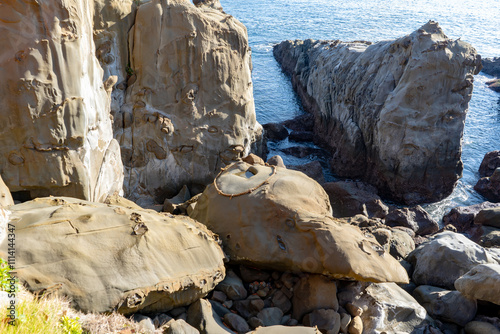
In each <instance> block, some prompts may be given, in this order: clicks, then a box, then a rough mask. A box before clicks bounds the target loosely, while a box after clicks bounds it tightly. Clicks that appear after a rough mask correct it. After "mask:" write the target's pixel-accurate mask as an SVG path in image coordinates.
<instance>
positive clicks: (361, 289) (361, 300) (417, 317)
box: [339, 282, 432, 333]
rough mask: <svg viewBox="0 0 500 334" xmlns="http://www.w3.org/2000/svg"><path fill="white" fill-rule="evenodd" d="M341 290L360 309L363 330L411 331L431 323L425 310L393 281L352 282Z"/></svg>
mask: <svg viewBox="0 0 500 334" xmlns="http://www.w3.org/2000/svg"><path fill="white" fill-rule="evenodd" d="M342 293H343V294H347V295H349V300H352V304H353V305H355V306H357V307H359V308H361V309H362V310H363V312H362V314H361V315H360V317H361V320H362V324H363V327H364V329H363V333H384V332H386V333H414V331H415V330H416V329H417V328H425V327H428V326H429V325H430V324H431V323H432V319H431V318H430V317H429V316H428V315H427V312H426V310H425V309H424V308H423V307H422V306H421V305H420V304H419V303H418V302H417V301H416V300H415V299H414V298H413V297H412V296H411V295H410V294H408V293H407V292H406V291H404V290H403V289H402V288H400V287H399V286H398V285H397V284H394V283H382V284H370V283H358V282H356V283H352V284H351V285H350V286H349V287H347V288H345V289H344V290H343V292H342ZM339 302H340V303H341V304H342V301H341V298H340V296H339Z"/></svg>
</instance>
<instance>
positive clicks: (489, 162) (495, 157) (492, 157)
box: [479, 151, 500, 177]
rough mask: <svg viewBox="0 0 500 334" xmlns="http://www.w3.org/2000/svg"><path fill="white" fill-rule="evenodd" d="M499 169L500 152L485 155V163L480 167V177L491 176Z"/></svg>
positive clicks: (482, 162)
mask: <svg viewBox="0 0 500 334" xmlns="http://www.w3.org/2000/svg"><path fill="white" fill-rule="evenodd" d="M498 167H500V151H492V152H488V153H486V154H485V155H484V158H483V161H481V165H480V166H479V176H480V177H487V176H491V175H493V172H494V171H495V169H497V168H498Z"/></svg>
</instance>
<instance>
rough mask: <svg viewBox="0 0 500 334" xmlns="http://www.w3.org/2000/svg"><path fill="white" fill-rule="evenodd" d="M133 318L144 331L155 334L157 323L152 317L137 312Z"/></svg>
mask: <svg viewBox="0 0 500 334" xmlns="http://www.w3.org/2000/svg"><path fill="white" fill-rule="evenodd" d="M132 319H133V320H134V321H135V322H137V323H138V324H139V327H140V328H141V330H143V331H144V333H147V334H154V331H155V325H154V323H153V320H152V319H151V318H150V317H147V316H145V315H142V314H139V313H136V314H134V315H133V317H132Z"/></svg>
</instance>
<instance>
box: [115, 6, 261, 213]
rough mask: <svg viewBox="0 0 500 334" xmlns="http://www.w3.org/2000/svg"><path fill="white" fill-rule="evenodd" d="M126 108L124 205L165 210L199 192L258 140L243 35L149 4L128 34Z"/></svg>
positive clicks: (192, 13)
mask: <svg viewBox="0 0 500 334" xmlns="http://www.w3.org/2000/svg"><path fill="white" fill-rule="evenodd" d="M129 45H130V71H131V72H133V75H132V77H131V78H130V80H129V84H130V85H129V86H128V88H127V92H126V100H125V102H126V103H125V104H124V105H123V106H122V108H121V110H120V112H118V113H117V114H116V115H115V131H116V133H115V136H116V138H118V139H119V141H120V145H121V147H122V157H123V162H124V164H125V173H126V177H127V181H128V182H126V186H125V189H126V193H127V194H128V197H129V198H131V199H133V200H135V201H139V202H138V203H141V204H146V203H151V202H153V201H156V202H158V203H163V200H164V199H165V197H171V196H173V195H175V194H177V192H178V191H179V190H180V189H181V188H182V186H183V185H188V187H189V189H190V191H191V193H192V194H196V193H198V192H201V191H202V190H203V188H204V186H205V185H206V184H208V183H210V182H211V181H213V179H214V177H215V176H216V175H217V173H218V171H219V169H220V168H221V167H223V166H225V164H229V163H230V162H231V161H234V160H237V159H239V158H242V157H244V156H246V155H248V153H249V151H250V148H251V145H252V143H253V142H255V141H256V140H257V138H258V137H259V136H261V134H262V127H261V125H260V124H259V123H257V121H256V116H255V106H254V100H253V93H252V79H251V62H250V54H251V52H250V48H249V46H248V38H247V31H246V28H245V26H244V25H243V24H241V23H240V22H239V21H237V20H236V19H234V18H233V17H232V16H230V15H227V14H225V13H223V12H222V11H220V10H218V9H214V8H212V7H211V6H207V5H204V2H202V3H200V4H199V6H195V5H194V4H193V3H191V2H190V1H188V0H153V1H150V2H146V3H143V4H141V5H140V6H139V8H138V9H137V15H136V20H135V24H134V26H133V27H132V29H131V31H130V33H129Z"/></svg>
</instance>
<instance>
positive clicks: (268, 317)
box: [257, 307, 283, 326]
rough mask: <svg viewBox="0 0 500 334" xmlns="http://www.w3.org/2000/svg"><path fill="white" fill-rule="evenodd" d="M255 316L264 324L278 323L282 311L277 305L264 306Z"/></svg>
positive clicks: (279, 322) (272, 324)
mask: <svg viewBox="0 0 500 334" xmlns="http://www.w3.org/2000/svg"><path fill="white" fill-rule="evenodd" d="M257 318H259V319H260V320H262V322H263V323H264V326H274V325H280V324H281V318H283V311H281V309H279V308H278V307H269V308H265V309H263V310H262V311H260V312H259V314H257Z"/></svg>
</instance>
